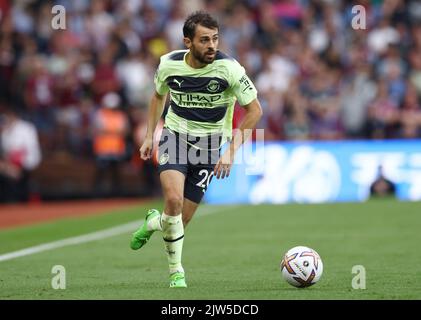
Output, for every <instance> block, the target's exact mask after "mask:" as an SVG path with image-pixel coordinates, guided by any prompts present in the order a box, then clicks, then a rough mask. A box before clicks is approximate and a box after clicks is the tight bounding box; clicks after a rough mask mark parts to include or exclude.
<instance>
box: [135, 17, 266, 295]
mask: <svg viewBox="0 0 421 320" xmlns="http://www.w3.org/2000/svg"><path fill="white" fill-rule="evenodd" d="M218 32H219V26H218V23H217V21H216V20H215V19H214V18H213V17H212V16H210V15H209V14H208V13H205V12H202V11H199V12H195V13H193V14H191V15H190V16H189V17H188V18H187V19H186V21H185V23H184V26H183V34H184V44H185V46H186V47H187V49H188V50H176V51H173V52H170V53H168V54H166V55H164V56H162V57H161V60H160V64H159V67H158V69H157V71H156V74H155V87H156V92H155V94H154V95H153V96H152V99H151V102H150V106H149V113H148V129H147V136H146V139H145V141H144V143H143V145H142V146H141V148H140V156H141V158H142V159H144V160H147V159H150V158H151V156H152V149H153V135H154V131H155V128H156V125H157V123H158V121H159V119H160V117H161V115H162V112H163V109H164V105H165V102H166V96H167V94H168V93H169V95H170V105H169V109H168V112H167V114H166V117H165V125H164V129H163V131H162V136H161V139H160V142H159V149H158V159H159V166H158V172H159V175H160V181H161V187H162V191H163V196H164V202H165V204H164V211H163V212H162V214H160V212H159V211H158V210H155V209H152V210H149V211H148V212H147V214H146V217H145V221H144V223H143V225H142V226H141V227H140V228H139V229H138V230H137V231H136V232H135V233H133V235H132V239H131V243H130V246H131V248H132V249H133V250H137V249H139V248H141V247H142V246H144V245H145V244H146V243H147V242H148V240H149V239H150V237H151V235H152V234H153V233H154V232H155V231H158V230H159V231H161V232H162V234H163V238H164V243H165V247H166V253H167V258H168V263H169V272H170V288H182V287H187V285H186V281H185V275H184V269H183V267H182V264H181V253H182V248H183V238H184V227H185V226H186V225H187V224H188V222H189V221H190V219H191V218H192V216H193V215H194V213H195V212H196V209H197V207H198V206H199V203H200V201H201V199H202V197H203V195H204V193H205V191H206V189H207V187H208V185H209V183H210V181H211V180H212V177H213V176H215V177H216V178H217V179H219V178H221V179H223V178H225V177H228V176H229V174H230V170H231V166H232V164H233V161H234V155H235V152H236V151H237V150H238V149H239V147H240V146H241V145H242V144H243V143H244V141H245V140H247V139H248V137H249V136H250V134H251V130H252V129H253V128H255V126H256V124H257V122H258V121H259V119H260V117H261V115H262V109H261V106H260V103H259V102H258V100H257V91H256V89H255V87H254V85H253V83H252V82H251V81H250V79H249V78H248V77H247V75H246V73H245V70H244V68H243V67H242V66H241V65H240V64H239V63H238V62H237V61H236V60H235V59H233V58H231V57H229V56H228V55H226V54H224V53H222V52H221V51H219V50H218V41H219V34H218ZM236 100H238V102H239V104H240V105H241V106H243V107H244V109H245V117H244V119H243V121H242V123H241V124H240V127H239V130H238V131H237V132H236V134H235V135H234V137H232V118H233V111H234V104H235V101H236ZM227 141H229V146H228V147H227V148H226V151H225V152H224V153H223V154H222V156H221V155H220V148H221V146H222V145H223V144H224V143H225V142H227Z"/></svg>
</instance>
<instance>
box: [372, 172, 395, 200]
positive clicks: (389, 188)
mask: <svg viewBox="0 0 421 320" xmlns="http://www.w3.org/2000/svg"><path fill="white" fill-rule="evenodd" d="M395 193H396V186H395V184H394V183H393V182H392V181H390V180H388V179H387V178H386V177H385V176H384V174H383V167H382V166H379V167H378V171H377V177H376V179H375V180H374V181H373V183H372V184H371V185H370V196H371V197H374V198H384V197H390V196H392V197H394V196H395Z"/></svg>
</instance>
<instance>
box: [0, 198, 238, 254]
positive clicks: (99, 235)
mask: <svg viewBox="0 0 421 320" xmlns="http://www.w3.org/2000/svg"><path fill="white" fill-rule="evenodd" d="M235 207H236V206H224V207H210V206H209V207H202V208H200V209H199V210H200V211H198V212H197V213H196V214H197V215H199V216H204V215H208V214H213V213H217V212H222V211H225V210H228V209H232V208H235ZM141 223H143V220H137V221H133V222H129V223H126V224H122V225H119V226H117V227H113V228H109V229H104V230H101V231H96V232H92V233H88V234H85V235H81V236H77V237H72V238H66V239H62V240H58V241H53V242H48V243H44V244H40V245H37V246H34V247H29V248H26V249H22V250H18V251H13V252H9V253H5V254H2V255H0V262H1V261H7V260H12V259H16V258H20V257H24V256H29V255H32V254H36V253H39V252H44V251H49V250H54V249H57V248H62V247H67V246H73V245H78V244H82V243H87V242H91V241H98V240H103V239H106V238H110V237H113V236H118V235H121V234H124V233H127V232H134V231H135V230H136V229H137V228H139V226H140V224H141Z"/></svg>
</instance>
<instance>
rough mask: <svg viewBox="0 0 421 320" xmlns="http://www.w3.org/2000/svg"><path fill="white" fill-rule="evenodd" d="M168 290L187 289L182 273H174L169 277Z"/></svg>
mask: <svg viewBox="0 0 421 320" xmlns="http://www.w3.org/2000/svg"><path fill="white" fill-rule="evenodd" d="M170 288H187V284H186V278H185V277H184V272H174V273H173V274H171V275H170Z"/></svg>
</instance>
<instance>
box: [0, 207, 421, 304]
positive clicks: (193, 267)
mask: <svg viewBox="0 0 421 320" xmlns="http://www.w3.org/2000/svg"><path fill="white" fill-rule="evenodd" d="M148 207H157V208H159V209H161V208H162V203H159V202H158V203H153V204H150V205H148ZM146 209H147V208H146V207H138V208H131V209H126V210H121V211H119V212H108V213H107V214H104V215H101V216H90V217H84V218H72V219H64V220H59V221H56V222H52V223H45V224H38V225H34V226H30V227H19V228H16V229H11V230H3V231H0V255H2V254H5V253H8V252H11V251H15V250H20V249H24V248H27V247H30V246H34V245H38V244H42V243H47V242H51V241H55V240H60V239H63V238H68V237H73V236H77V235H82V234H86V233H90V232H93V231H98V230H102V229H106V228H110V227H114V226H117V225H121V224H124V223H128V222H131V221H134V220H138V219H143V216H144V212H145V210H146ZM200 211H201V212H199V213H198V214H197V216H196V217H195V218H194V219H193V220H192V222H191V224H190V225H189V226H188V227H187V229H186V237H185V241H184V250H183V265H184V268H185V270H186V277H187V282H188V285H189V288H187V289H185V290H183V289H175V290H174V289H169V288H168V284H169V281H168V273H167V272H168V271H167V262H166V257H165V253H164V249H163V248H164V245H163V241H162V239H161V237H160V235H159V234H154V235H153V237H152V238H151V241H150V242H149V243H148V244H147V246H145V247H144V248H142V249H141V250H139V251H131V250H130V248H129V240H130V232H127V233H125V234H121V235H117V236H113V237H110V238H106V239H103V240H100V241H93V242H89V243H83V244H79V245H72V246H67V247H63V248H58V249H54V250H51V251H46V252H41V253H37V254H33V255H29V256H24V257H19V258H16V259H13V260H8V261H1V262H0V299H164V300H166V299H171V300H172V299H188V300H190V299H246V300H254V299H421V249H420V246H421V232H420V226H421V203H416V202H412V203H404V202H397V201H392V200H387V201H386V200H384V201H370V202H366V203H360V204H350V203H341V204H324V205H298V204H291V205H282V206H276V205H259V206H252V205H244V206H209V205H203V206H202V207H201V209H200ZM133 231H134V230H133ZM297 245H305V246H309V247H311V248H313V249H315V250H316V251H317V252H318V253H319V254H320V256H321V258H322V260H323V263H324V273H323V276H322V278H321V280H320V282H319V283H317V284H316V285H314V286H312V287H310V288H305V289H297V288H294V287H291V286H290V285H288V284H287V283H286V282H285V281H284V280H283V279H282V278H281V274H280V270H279V262H280V259H281V258H282V256H283V254H284V253H285V252H286V251H287V250H288V249H290V248H292V247H294V246H297ZM54 265H62V266H64V267H65V270H66V289H65V290H55V289H53V288H52V286H51V280H52V278H53V276H54V275H53V274H52V273H51V269H52V267H53V266H54ZM355 265H363V266H364V267H365V270H366V289H365V290H362V289H360V290H355V289H353V288H352V286H351V283H352V279H353V277H354V276H355V274H353V273H352V272H351V270H352V267H353V266H355Z"/></svg>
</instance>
